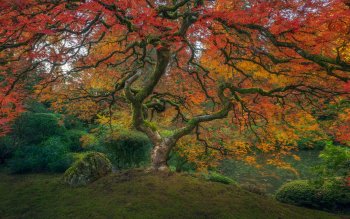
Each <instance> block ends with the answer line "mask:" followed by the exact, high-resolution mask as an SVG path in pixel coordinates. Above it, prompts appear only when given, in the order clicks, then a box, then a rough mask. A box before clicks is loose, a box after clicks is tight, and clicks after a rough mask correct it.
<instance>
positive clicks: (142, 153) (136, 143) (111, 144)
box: [103, 131, 152, 169]
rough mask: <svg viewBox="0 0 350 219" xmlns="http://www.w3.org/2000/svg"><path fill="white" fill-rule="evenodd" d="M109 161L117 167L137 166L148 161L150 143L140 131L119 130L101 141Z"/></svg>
mask: <svg viewBox="0 0 350 219" xmlns="http://www.w3.org/2000/svg"><path fill="white" fill-rule="evenodd" d="M103 144H104V145H105V147H106V149H107V153H108V155H109V158H110V160H111V162H112V163H113V164H114V166H115V167H116V168H118V169H125V168H132V167H139V166H143V165H146V164H147V163H149V153H150V150H151V148H152V143H151V142H150V140H149V139H148V138H147V136H146V135H144V134H143V133H140V132H134V131H127V132H121V133H119V135H118V136H117V137H114V138H111V139H108V140H107V141H105V142H103Z"/></svg>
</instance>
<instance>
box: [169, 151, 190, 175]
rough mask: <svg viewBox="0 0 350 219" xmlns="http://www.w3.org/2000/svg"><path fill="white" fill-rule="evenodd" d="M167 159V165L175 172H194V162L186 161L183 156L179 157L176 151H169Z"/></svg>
mask: <svg viewBox="0 0 350 219" xmlns="http://www.w3.org/2000/svg"><path fill="white" fill-rule="evenodd" d="M169 157H170V158H169V160H168V165H169V167H170V169H172V170H173V171H175V172H195V170H196V165H195V164H194V163H191V162H188V160H187V159H186V158H185V157H181V156H180V155H179V154H178V152H176V151H171V152H170V156H169Z"/></svg>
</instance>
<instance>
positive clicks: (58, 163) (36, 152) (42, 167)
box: [8, 137, 73, 173]
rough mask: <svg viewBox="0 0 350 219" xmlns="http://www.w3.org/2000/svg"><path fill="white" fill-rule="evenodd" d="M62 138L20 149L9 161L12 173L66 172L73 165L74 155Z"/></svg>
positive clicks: (52, 138)
mask: <svg viewBox="0 0 350 219" xmlns="http://www.w3.org/2000/svg"><path fill="white" fill-rule="evenodd" d="M68 152H69V150H68V147H67V145H65V144H64V142H63V141H62V140H61V138H60V137H51V138H49V139H47V140H46V141H44V142H43V143H42V144H40V145H28V146H21V147H19V148H18V149H17V150H16V151H15V152H14V155H13V157H12V159H10V160H9V162H8V166H9V168H10V170H11V172H12V173H27V172H64V171H65V170H66V169H67V168H68V167H69V166H70V165H71V163H72V161H73V158H72V155H71V154H69V153H68Z"/></svg>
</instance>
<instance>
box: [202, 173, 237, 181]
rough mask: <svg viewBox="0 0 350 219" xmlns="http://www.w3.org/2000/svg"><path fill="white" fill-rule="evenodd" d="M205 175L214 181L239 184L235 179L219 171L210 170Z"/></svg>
mask: <svg viewBox="0 0 350 219" xmlns="http://www.w3.org/2000/svg"><path fill="white" fill-rule="evenodd" d="M204 177H205V178H206V179H207V180H209V181H212V182H218V183H223V184H237V183H236V182H235V181H234V180H233V179H231V178H229V177H227V176H224V175H222V174H220V173H218V172H209V174H206V175H204Z"/></svg>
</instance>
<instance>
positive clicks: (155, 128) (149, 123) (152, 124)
mask: <svg viewBox="0 0 350 219" xmlns="http://www.w3.org/2000/svg"><path fill="white" fill-rule="evenodd" d="M144 124H145V125H146V126H147V127H149V128H151V129H152V130H153V131H156V130H157V125H156V123H154V122H149V121H144Z"/></svg>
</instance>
